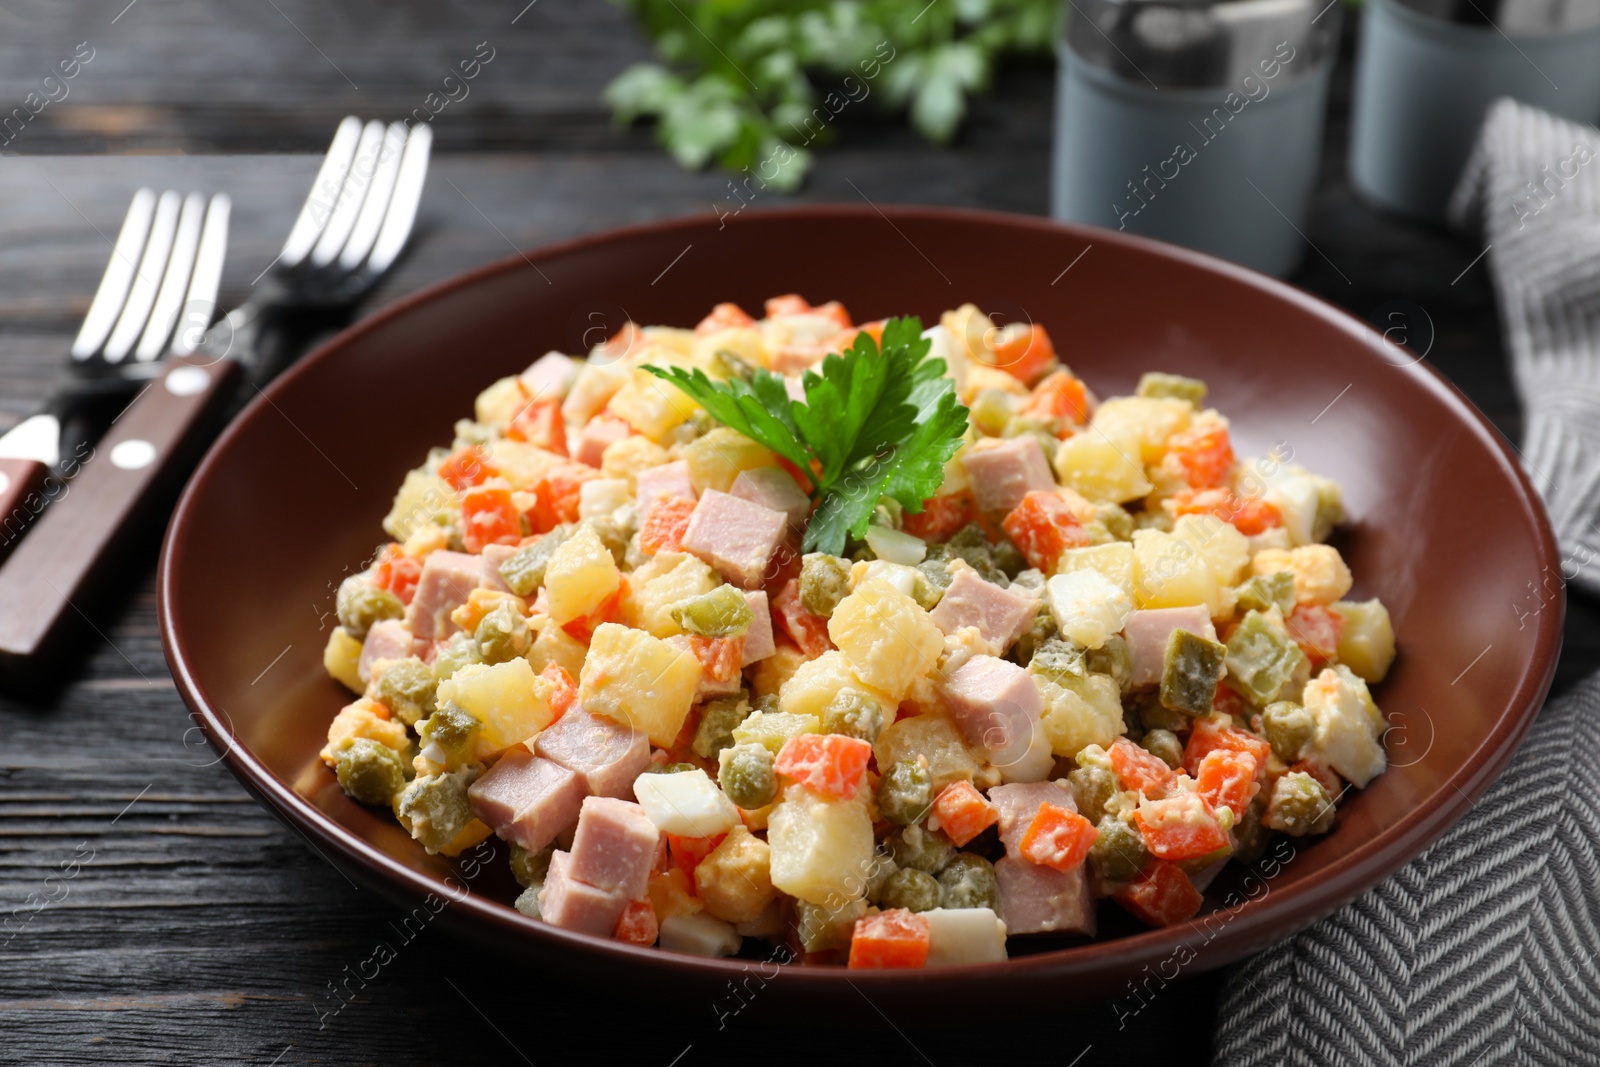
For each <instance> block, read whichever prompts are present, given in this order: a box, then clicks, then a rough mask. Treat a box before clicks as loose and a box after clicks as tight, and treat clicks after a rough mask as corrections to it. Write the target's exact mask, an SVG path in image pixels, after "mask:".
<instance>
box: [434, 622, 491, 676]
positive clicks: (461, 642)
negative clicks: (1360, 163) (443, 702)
mask: <svg viewBox="0 0 1600 1067" xmlns="http://www.w3.org/2000/svg"><path fill="white" fill-rule="evenodd" d="M481 662H483V660H482V659H481V658H480V654H479V652H478V642H477V640H476V639H475V638H474V637H473V636H472V635H471V634H469V633H466V632H465V631H458V632H456V633H453V634H451V635H450V636H449V638H448V639H446V641H445V643H444V644H442V645H440V646H439V651H437V652H435V653H434V654H433V677H434V678H435V680H437V681H440V682H442V681H444V680H445V679H446V678H449V677H450V676H451V675H453V674H455V673H456V671H458V670H460V669H461V668H462V667H465V666H467V665H468V664H469V663H481Z"/></svg>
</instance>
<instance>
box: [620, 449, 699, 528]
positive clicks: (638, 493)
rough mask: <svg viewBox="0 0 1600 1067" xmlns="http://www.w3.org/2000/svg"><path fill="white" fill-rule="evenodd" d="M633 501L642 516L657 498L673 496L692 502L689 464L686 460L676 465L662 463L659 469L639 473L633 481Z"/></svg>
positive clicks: (692, 486) (649, 469)
mask: <svg viewBox="0 0 1600 1067" xmlns="http://www.w3.org/2000/svg"><path fill="white" fill-rule="evenodd" d="M633 484H634V499H635V500H636V501H637V502H638V505H639V514H640V515H644V514H645V513H646V512H648V511H649V510H650V505H651V504H654V503H655V502H656V499H657V498H658V497H663V496H673V497H679V498H681V499H683V500H693V499H694V498H695V497H694V483H693V482H692V481H690V480H689V463H688V461H687V460H682V459H680V460H678V461H677V462H676V463H663V464H662V465H661V466H659V467H650V468H648V469H647V470H642V471H640V472H639V474H638V477H636V478H635V479H634V483H633Z"/></svg>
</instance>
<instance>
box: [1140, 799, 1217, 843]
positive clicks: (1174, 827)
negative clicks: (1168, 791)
mask: <svg viewBox="0 0 1600 1067" xmlns="http://www.w3.org/2000/svg"><path fill="white" fill-rule="evenodd" d="M1133 821H1134V824H1135V825H1136V826H1138V827H1139V832H1140V833H1141V834H1143V835H1144V844H1145V847H1146V848H1148V849H1149V850H1150V854H1151V855H1152V856H1154V857H1155V858H1156V859H1160V860H1193V859H1199V858H1200V857H1201V856H1209V855H1210V854H1211V853H1213V852H1215V851H1217V850H1218V849H1220V848H1226V847H1227V844H1228V832H1227V831H1226V830H1224V829H1223V828H1222V824H1221V823H1219V822H1217V816H1216V813H1215V812H1214V811H1212V810H1211V805H1210V804H1207V803H1206V799H1205V797H1202V796H1201V795H1200V794H1199V793H1174V794H1173V795H1172V796H1170V797H1166V798H1164V799H1162V800H1145V801H1141V802H1140V804H1139V807H1138V808H1137V809H1135V811H1134V813H1133Z"/></svg>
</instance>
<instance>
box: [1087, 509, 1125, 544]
mask: <svg viewBox="0 0 1600 1067" xmlns="http://www.w3.org/2000/svg"><path fill="white" fill-rule="evenodd" d="M1094 517H1095V521H1096V522H1098V523H1100V525H1102V526H1104V527H1105V528H1106V533H1107V534H1109V535H1110V536H1111V538H1112V539H1113V540H1117V541H1132V540H1133V516H1132V515H1131V514H1129V513H1128V509H1127V508H1124V507H1122V506H1121V505H1120V504H1096V505H1095V506H1094Z"/></svg>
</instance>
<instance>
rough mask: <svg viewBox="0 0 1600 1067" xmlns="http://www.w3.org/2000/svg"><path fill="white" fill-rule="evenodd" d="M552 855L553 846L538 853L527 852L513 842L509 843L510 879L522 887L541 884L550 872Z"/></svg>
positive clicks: (553, 851)
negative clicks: (513, 879)
mask: <svg viewBox="0 0 1600 1067" xmlns="http://www.w3.org/2000/svg"><path fill="white" fill-rule="evenodd" d="M554 853H555V846H553V845H552V846H550V847H549V848H545V849H541V850H540V851H538V852H529V851H528V850H527V849H525V848H523V847H522V846H521V845H519V844H517V843H516V842H515V841H513V842H511V877H513V878H515V879H516V880H517V884H518V885H520V886H524V887H527V886H534V885H540V884H543V882H544V879H545V875H546V874H548V873H549V871H550V857H551V856H552V855H553V854H554Z"/></svg>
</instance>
